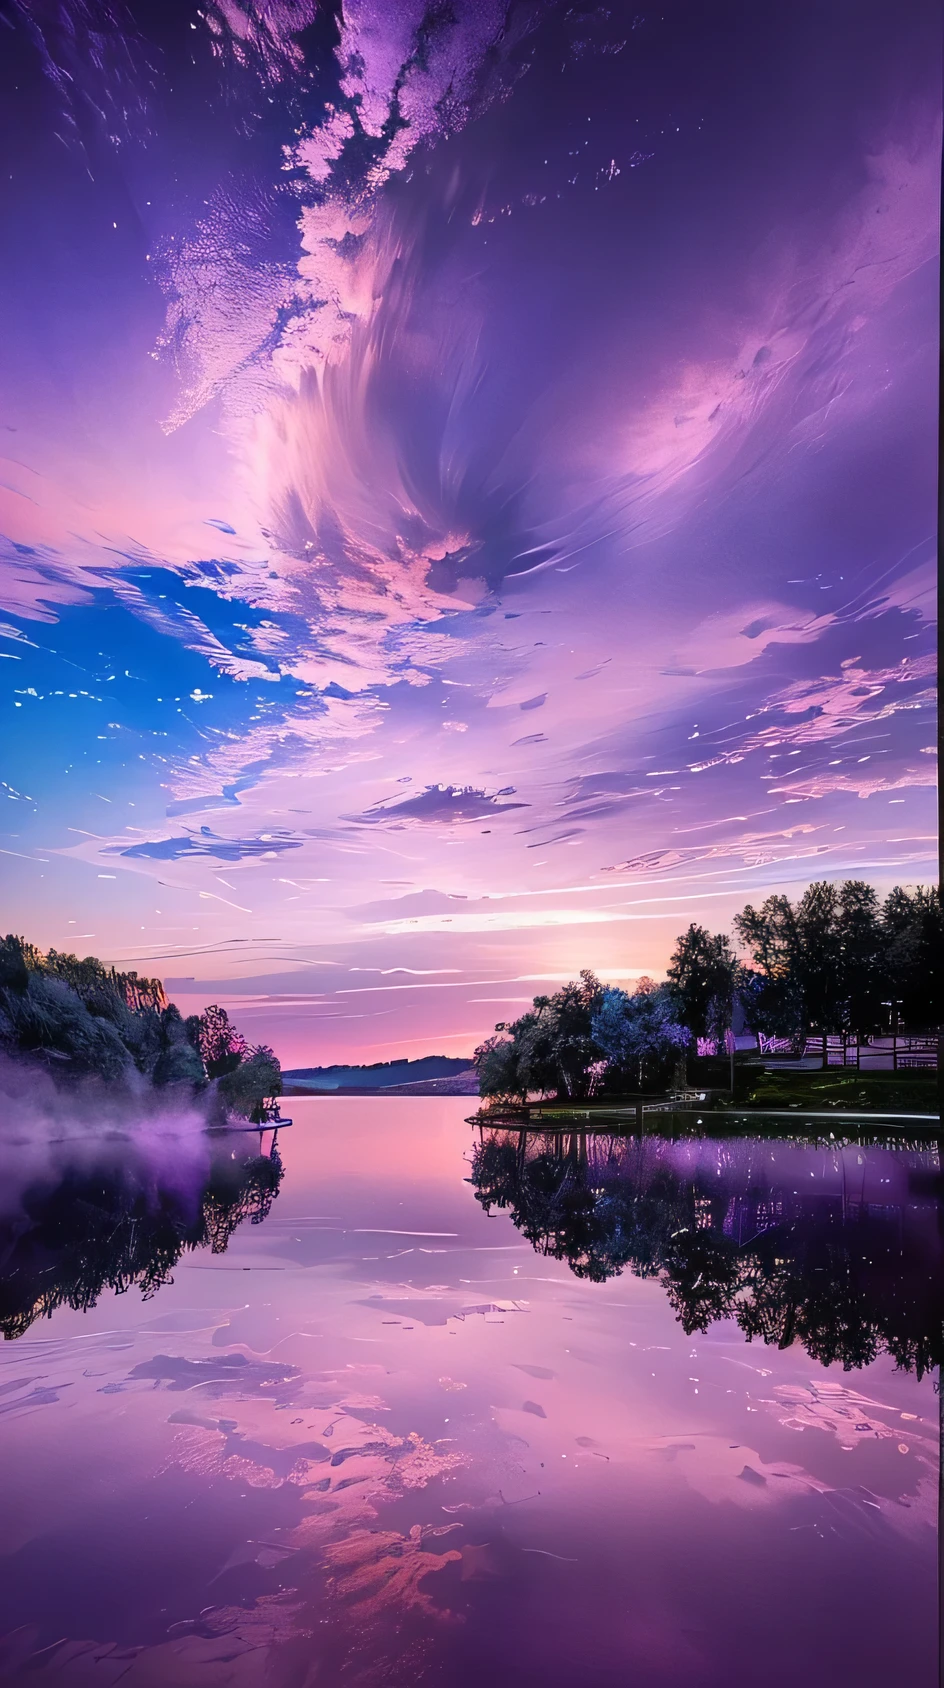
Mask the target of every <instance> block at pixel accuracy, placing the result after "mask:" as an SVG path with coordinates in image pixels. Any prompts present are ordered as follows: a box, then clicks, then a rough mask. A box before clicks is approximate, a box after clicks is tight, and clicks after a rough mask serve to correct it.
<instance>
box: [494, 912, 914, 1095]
mask: <svg viewBox="0 0 944 1688" xmlns="http://www.w3.org/2000/svg"><path fill="white" fill-rule="evenodd" d="M733 924H734V930H735V933H736V934H737V939H738V941H739V946H740V953H738V950H736V949H735V947H734V945H733V944H732V940H731V938H730V937H729V936H728V935H727V934H726V933H721V932H709V931H708V930H707V929H706V928H705V927H704V926H700V925H697V924H694V923H693V924H692V925H690V926H689V927H688V928H687V930H686V931H685V932H683V933H682V934H681V935H680V936H679V938H678V939H677V941H676V945H675V949H674V951H673V953H672V958H671V960H670V963H669V966H668V969H667V975H666V979H665V982H664V983H662V984H657V983H655V982H654V981H653V980H652V979H646V978H644V979H641V980H640V981H639V983H638V984H637V986H636V988H635V990H634V991H632V992H627V991H624V990H621V989H619V988H618V987H617V986H613V985H603V984H602V983H601V982H600V980H599V979H597V978H596V977H595V975H594V974H592V973H590V972H582V973H581V974H580V978H579V980H577V981H574V982H573V983H571V984H567V985H565V986H564V987H563V989H562V990H559V991H557V992H555V993H554V994H553V995H551V996H536V997H535V998H534V1001H533V1004H532V1007H531V1009H530V1010H529V1011H528V1012H527V1013H525V1014H523V1015H521V1016H520V1018H519V1019H517V1020H514V1021H512V1022H510V1023H500V1024H498V1025H497V1026H496V1027H495V1034H496V1035H495V1036H493V1037H490V1038H488V1039H486V1041H485V1042H484V1043H482V1044H481V1045H480V1046H479V1048H478V1049H476V1051H475V1054H474V1056H473V1064H474V1066H475V1069H476V1072H477V1073H478V1077H479V1088H480V1091H481V1094H482V1095H483V1096H490V1097H495V1098H503V1099H507V1100H515V1101H526V1100H527V1098H528V1097H529V1096H533V1095H543V1096H555V1097H559V1098H562V1099H563V1098H566V1099H569V1100H583V1099H585V1098H586V1097H588V1096H591V1095H601V1094H602V1095H605V1094H607V1093H611V1094H618V1093H625V1092H626V1091H631V1090H644V1089H647V1088H651V1089H655V1088H659V1087H662V1086H664V1085H665V1084H666V1083H667V1082H668V1081H669V1080H670V1079H671V1077H672V1076H673V1073H675V1072H678V1071H680V1069H681V1066H682V1065H683V1063H684V1059H685V1054H686V1051H687V1050H688V1049H690V1048H691V1047H692V1046H693V1045H694V1044H696V1041H697V1040H698V1039H700V1038H707V1039H712V1040H714V1041H715V1042H721V1041H722V1040H723V1039H724V1037H725V1035H726V1033H728V1032H729V1031H730V1030H731V1028H732V1026H733V1025H734V1023H735V1020H736V1018H739V1017H740V1018H742V1019H743V1023H744V1025H745V1026H746V1028H747V1029H748V1031H750V1032H753V1033H764V1034H766V1035H767V1036H774V1037H780V1038H786V1039H788V1040H789V1041H790V1043H791V1044H792V1046H793V1047H794V1049H795V1050H797V1051H798V1052H799V1051H800V1050H802V1048H803V1046H804V1044H805V1041H806V1039H807V1037H809V1036H821V1037H827V1036H831V1035H834V1034H848V1035H851V1036H853V1037H857V1038H860V1039H861V1038H867V1037H869V1036H872V1035H874V1034H876V1033H878V1032H882V1031H888V1030H890V1029H891V1027H892V1026H895V1027H899V1028H901V1027H911V1028H913V1029H915V1030H918V1029H921V1030H924V1029H930V1028H935V1027H937V1026H939V1024H940V1022H941V1020H942V1019H944V918H942V903H941V895H940V891H939V889H938V888H937V887H936V886H929V887H925V886H921V885H919V886H917V887H916V888H915V889H914V890H907V889H905V888H903V887H902V886H896V887H895V889H894V890H893V891H891V892H890V893H889V895H888V896H887V897H886V898H885V900H884V902H880V901H879V898H878V895H877V893H876V891H875V888H874V887H873V886H871V885H869V884H867V883H866V882H865V881H864V880H859V879H847V880H845V881H843V882H842V883H839V884H832V883H831V882H830V881H828V880H819V881H817V882H815V883H814V884H811V885H809V886H808V887H807V889H806V891H805V892H804V893H803V895H802V896H801V897H800V898H799V900H798V901H797V902H795V903H794V902H791V900H790V898H789V897H787V896H784V895H782V894H780V893H777V894H775V895H773V896H770V897H768V898H767V899H766V901H765V902H763V903H761V904H760V906H759V907H754V906H753V905H752V904H750V903H749V904H748V905H747V906H746V907H745V908H743V909H742V910H741V912H740V913H739V914H737V915H735V917H734V922H733Z"/></svg>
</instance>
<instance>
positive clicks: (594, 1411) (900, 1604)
mask: <svg viewBox="0 0 944 1688" xmlns="http://www.w3.org/2000/svg"><path fill="white" fill-rule="evenodd" d="M469 1109H470V1103H469V1101H468V1100H467V1099H461V1098H460V1099H455V1100H453V1099H451V1098H450V1099H439V1100H432V1099H426V1098H424V1099H422V1100H410V1099H406V1098H398V1099H396V1100H392V1101H384V1100H381V1099H363V1100H360V1099H356V1098H343V1099H336V1100H333V1101H324V1100H318V1101H308V1100H303V1101H295V1100H293V1102H292V1112H293V1116H294V1119H295V1121H296V1123H295V1126H294V1127H293V1129H292V1130H291V1131H289V1132H286V1133H283V1134H282V1137H281V1138H280V1142H279V1150H280V1152H281V1155H282V1160H283V1163H284V1170H283V1172H282V1176H281V1178H280V1176H279V1170H280V1169H279V1167H278V1165H277V1164H276V1163H274V1162H272V1161H267V1160H266V1161H258V1160H257V1161H256V1162H255V1163H253V1164H250V1165H249V1166H248V1167H246V1166H245V1165H244V1162H245V1161H246V1158H247V1156H249V1155H251V1154H253V1153H254V1151H255V1143H256V1140H255V1139H254V1138H252V1137H241V1138H227V1139H225V1140H223V1141H221V1142H218V1143H217V1144H216V1146H215V1147H212V1148H208V1147H207V1146H206V1145H200V1146H197V1147H194V1146H193V1145H191V1146H190V1147H184V1146H182V1145H181V1144H179V1143H172V1142H170V1141H167V1140H165V1141H163V1142H160V1141H152V1142H150V1143H149V1144H148V1145H147V1147H146V1148H134V1149H132V1148H130V1147H129V1146H128V1145H121V1144H116V1145H113V1146H112V1148H110V1149H109V1150H108V1151H103V1152H101V1153H96V1154H95V1155H90V1153H89V1151H88V1150H81V1149H79V1148H78V1147H76V1146H71V1147H68V1146H67V1147H61V1146H60V1147H58V1148H57V1149H55V1150H53V1151H51V1152H50V1154H49V1156H44V1157H39V1158H37V1157H35V1156H34V1155H32V1152H31V1154H30V1159H29V1161H27V1160H26V1159H25V1156H26V1153H27V1151H26V1150H25V1149H16V1148H13V1149H7V1150H5V1151H4V1155H3V1162H4V1164H3V1197H2V1212H0V1218H2V1236H0V1318H2V1322H3V1327H4V1330H5V1331H6V1333H7V1335H8V1337H9V1338H10V1339H9V1340H8V1341H7V1342H6V1343H5V1344H4V1346H3V1349H2V1351H0V1360H2V1372H0V1417H2V1437H0V1482H2V1494H3V1516H4V1530H3V1553H2V1571H0V1632H3V1633H4V1634H5V1635H6V1640H5V1643H4V1653H3V1659H4V1663H3V1667H2V1671H3V1680H4V1681H9V1682H17V1683H18V1682H24V1683H27V1682H28V1683H30V1684H33V1685H35V1688H46V1685H47V1684H53V1683H55V1684H57V1685H60V1688H72V1685H73V1684H75V1685H78V1684H81V1685H82V1688H93V1685H97V1684H99V1683H100V1684H103V1685H105V1684H111V1683H117V1682H121V1683H122V1684H123V1685H124V1688H159V1685H160V1688H164V1685H180V1688H191V1685H192V1688H204V1685H207V1688H210V1685H217V1684H232V1685H234V1688H256V1685H258V1688H313V1685H315V1684H318V1685H319V1688H328V1685H332V1684H335V1683H338V1684H343V1683H352V1684H370V1685H373V1684H381V1683H383V1684H392V1685H399V1684H402V1685H404V1688H406V1685H408V1684H413V1683H430V1684H440V1683H441V1684H456V1685H458V1688H466V1685H468V1688H471V1685H473V1684H476V1685H480V1684H482V1683H483V1682H484V1683H494V1684H495V1685H496V1688H504V1685H506V1684H508V1685H510V1684H515V1688H525V1685H529V1684H535V1685H537V1684H541V1688H556V1685H561V1688H564V1685H567V1688H573V1685H575V1684H580V1685H586V1688H596V1685H600V1688H603V1685H610V1684H613V1685H614V1688H615V1685H617V1684H619V1685H620V1688H623V1685H625V1684H631V1685H634V1688H683V1685H684V1688H715V1685H716V1684H717V1685H719V1688H720V1685H722V1684H723V1685H725V1688H738V1685H740V1684H747V1683H754V1682H758V1681H763V1682H764V1684H765V1685H767V1688H781V1685H783V1688H787V1685H788V1684H789V1685H790V1688H795V1685H796V1684H797V1683H798V1682H802V1683H804V1684H805V1685H807V1688H816V1685H818V1684H826V1683H828V1684H830V1688H846V1685H848V1688H852V1685H853V1684H855V1685H856V1688H889V1685H890V1684H892V1683H899V1682H901V1683H905V1682H907V1683H908V1684H909V1685H910V1688H931V1685H932V1684H933V1683H935V1682H936V1681H937V1641H936V1636H937V1582H936V1528H937V1450H938V1397H937V1395H936V1394H935V1391H934V1377H935V1375H936V1373H935V1372H934V1371H929V1370H928V1369H927V1368H928V1367H929V1366H931V1365H932V1364H933V1365H936V1364H937V1360H938V1358H939V1354H940V1329H941V1323H940V1321H941V1286H942V1273H941V1247H942V1242H941V1227H940V1222H939V1214H938V1206H937V1200H936V1190H937V1184H936V1178H937V1172H938V1161H937V1153H936V1149H932V1148H928V1149H916V1148H914V1147H912V1148H911V1149H906V1148H900V1149H897V1150H896V1149H894V1148H888V1147H884V1146H871V1147H863V1146H861V1145H859V1144H852V1145H851V1146H846V1147H844V1148H841V1149H840V1148H837V1147H836V1146H835V1145H833V1146H830V1145H829V1144H828V1143H827V1145H826V1146H815V1147H814V1146H799V1145H796V1144H788V1143H776V1142H766V1141H764V1142H761V1141H733V1140H729V1141H707V1140H697V1139H692V1138H682V1139H680V1140H679V1139H677V1140H674V1141H673V1140H663V1139H659V1138H652V1137H648V1136H647V1137H646V1138H645V1139H644V1140H642V1141H638V1140H632V1139H629V1140H622V1141H621V1140H617V1139H612V1140H610V1139H606V1138H590V1139H586V1138H583V1139H579V1138H563V1137H560V1136H558V1137H557V1138H552V1137H544V1138H537V1137H529V1138H528V1139H524V1138H520V1137H519V1136H518V1135H517V1133H512V1132H508V1131H504V1132H503V1131H493V1132H491V1133H487V1134H486V1135H485V1137H484V1138H483V1137H481V1136H480V1134H479V1133H478V1132H477V1131H476V1130H475V1129H474V1128H473V1127H471V1126H470V1125H468V1124H467V1123H466V1120H465V1115H466V1114H467V1113H468V1112H469ZM181 1250H183V1252H181ZM647 1274H648V1275H647ZM168 1276H170V1277H171V1278H172V1281H168V1282H162V1280H163V1279H164V1278H166V1277H168ZM142 1281H144V1283H145V1284H146V1286H147V1287H148V1288H149V1289H151V1290H153V1293H152V1294H150V1296H149V1298H147V1299H144V1298H143V1297H142V1294H141V1289H140V1284H141V1282H142ZM116 1283H117V1284H119V1285H128V1286H129V1287H127V1289H126V1293H122V1294H117V1295H116V1293H115V1290H114V1288H113V1287H110V1286H111V1285H114V1284H116ZM62 1298H66V1301H68V1299H70V1298H71V1300H73V1301H74V1302H75V1303H77V1305H78V1306H79V1307H82V1306H85V1308H86V1310H84V1311H80V1310H76V1308H74V1307H72V1306H69V1305H67V1304H64V1305H59V1306H56V1305H55V1304H56V1302H57V1301H58V1300H60V1299H62ZM38 1306H39V1307H41V1308H42V1309H45V1307H48V1306H52V1307H53V1308H54V1310H53V1312H52V1316H51V1317H49V1318H45V1317H35V1316H34V1314H35V1311H36V1308H37V1307H38ZM750 1334H753V1337H754V1339H753V1340H752V1341H749V1340H748V1336H749V1335H750ZM765 1337H767V1338H768V1339H769V1340H767V1341H765V1340H764V1338H765ZM780 1342H782V1343H785V1344H786V1346H784V1347H779V1346H778V1345H777V1344H778V1343H780ZM896 1358H897V1359H898V1360H900V1361H901V1362H902V1367H904V1368H910V1369H901V1368H898V1369H896ZM922 1372H923V1375H919V1374H920V1373H922Z"/></svg>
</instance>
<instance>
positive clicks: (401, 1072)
mask: <svg viewBox="0 0 944 1688" xmlns="http://www.w3.org/2000/svg"><path fill="white" fill-rule="evenodd" d="M470 1072H471V1060H470V1058H469V1057H468V1056H461V1055H460V1056H452V1055H424V1056H422V1057H421V1059H420V1060H418V1061H406V1060H403V1061H375V1062H374V1063H373V1065H372V1066H369V1067H341V1066H335V1067H293V1068H290V1069H289V1070H288V1071H287V1072H285V1073H283V1075H282V1078H283V1083H284V1085H285V1089H286V1093H287V1094H289V1095H293V1096H305V1095H308V1094H311V1093H312V1092H318V1093H324V1092H331V1093H333V1094H335V1095H337V1094H342V1095H350V1094H352V1093H357V1092H364V1093H369V1092H373V1093H375V1094H376V1093H378V1092H382V1091H387V1090H399V1091H400V1092H401V1094H402V1093H404V1092H403V1087H404V1086H409V1090H408V1091H407V1092H406V1094H410V1093H412V1094H418V1095H424V1094H426V1095H439V1096H443V1095H447V1096H448V1095H450V1094H456V1095H459V1096H468V1095H475V1094H477V1090H478V1081H477V1080H476V1079H475V1075H474V1074H472V1075H471V1076H472V1080H473V1081H474V1083H475V1089H474V1090H470V1089H469V1082H470V1080H469V1075H470ZM460 1080H461V1088H459V1089H457V1090H455V1091H452V1089H451V1088H450V1089H444V1088H443V1086H444V1085H447V1084H448V1085H449V1086H450V1087H451V1086H453V1085H455V1084H457V1083H459V1082H460ZM434 1085H435V1089H434V1088H433V1086H434ZM414 1086H420V1087H421V1088H419V1089H418V1090H414Z"/></svg>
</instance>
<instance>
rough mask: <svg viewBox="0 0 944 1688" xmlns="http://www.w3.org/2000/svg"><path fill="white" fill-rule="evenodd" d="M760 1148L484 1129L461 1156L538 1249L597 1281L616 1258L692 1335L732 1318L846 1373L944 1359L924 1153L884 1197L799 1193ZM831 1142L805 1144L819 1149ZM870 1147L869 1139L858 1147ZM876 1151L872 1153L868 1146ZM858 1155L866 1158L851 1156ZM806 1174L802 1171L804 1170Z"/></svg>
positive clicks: (751, 1332)
mask: <svg viewBox="0 0 944 1688" xmlns="http://www.w3.org/2000/svg"><path fill="white" fill-rule="evenodd" d="M761 1147H762V1146H760V1145H751V1144H746V1145H745V1144H743V1143H740V1144H728V1143H713V1144H710V1145H708V1144H704V1145H702V1150H703V1152H702V1153H701V1154H700V1155H698V1156H690V1157H688V1158H686V1157H685V1156H684V1155H683V1156H679V1155H677V1154H676V1155H673V1153H672V1152H671V1150H672V1145H670V1144H668V1143H666V1142H660V1141H659V1140H658V1139H655V1138H654V1137H651V1136H649V1137H646V1138H644V1139H639V1138H637V1139H633V1138H611V1139H610V1138H605V1137H591V1138H589V1139H588V1137H587V1135H586V1134H585V1133H580V1132H574V1133H572V1134H570V1135H558V1136H556V1137H553V1136H551V1135H550V1134H547V1135H543V1134H540V1133H534V1132H523V1131H521V1132H517V1131H509V1130H493V1131H491V1132H487V1133H485V1134H483V1137H482V1139H481V1141H480V1143H479V1144H478V1145H477V1147H476V1150H475V1152H474V1155H473V1161H472V1185H473V1188H474V1191H475V1195H476V1198H477V1200H478V1201H479V1202H481V1204H482V1206H483V1207H484V1208H485V1210H486V1212H490V1211H491V1210H492V1209H493V1208H501V1209H507V1210H508V1212H509V1213H510V1215H511V1218H512V1220H513V1222H514V1224H515V1225H516V1226H517V1228H518V1230H519V1231H521V1233H522V1235H523V1236H525V1237H526V1238H527V1239H528V1241H529V1242H530V1243H531V1244H532V1246H533V1247H534V1248H535V1249H536V1250H537V1251H538V1252H539V1253H541V1254H545V1255H549V1256H551V1257H552V1258H554V1259H557V1260H566V1261H567V1262H568V1264H569V1265H570V1267H571V1269H572V1270H573V1271H574V1272H575V1273H576V1274H577V1276H578V1277H583V1278H590V1279H592V1280H594V1281H596V1282H602V1281H603V1280H605V1279H607V1278H610V1277H613V1276H615V1275H617V1274H619V1273H620V1272H623V1271H625V1270H626V1269H628V1270H629V1271H631V1272H633V1273H634V1274H635V1275H636V1276H638V1277H650V1278H651V1277H655V1278H658V1279H659V1280H660V1281H661V1283H662V1284H663V1286H664V1288H665V1290H666V1294H667V1296H668V1299H669V1302H670V1304H671V1305H672V1307H673V1308H674V1310H675V1313H676V1315H677V1317H678V1320H679V1322H680V1324H681V1325H682V1327H683V1329H684V1330H685V1331H686V1332H688V1333H689V1334H691V1333H693V1332H695V1331H706V1330H707V1329H708V1327H709V1326H710V1325H711V1324H713V1323H714V1322H715V1321H716V1320H719V1319H733V1320H735V1321H736V1323H737V1324H738V1325H739V1326H740V1328H741V1330H742V1331H743V1332H744V1335H745V1336H746V1337H747V1338H748V1339H752V1338H754V1337H759V1338H760V1339H761V1340H762V1341H763V1342H766V1343H770V1344H774V1345H776V1346H778V1347H780V1348H787V1347H789V1346H790V1345H791V1344H792V1343H794V1342H799V1343H802V1345H803V1347H804V1348H805V1349H806V1352H807V1353H808V1354H809V1355H810V1357H811V1358H812V1359H815V1360H817V1361H819V1362H821V1363H822V1364H823V1365H828V1364H831V1363H833V1362H839V1363H841V1364H842V1365H843V1366H844V1367H845V1368H846V1369H847V1370H848V1369H851V1368H853V1367H859V1366H863V1365H867V1364H868V1363H869V1362H870V1361H872V1360H874V1359H876V1358H877V1356H878V1355H879V1354H882V1353H886V1354H889V1355H890V1356H891V1357H892V1358H893V1359H894V1360H895V1361H896V1363H897V1364H898V1365H899V1366H901V1367H903V1368H904V1369H906V1370H908V1371H914V1372H917V1374H918V1376H919V1377H920V1376H922V1375H923V1374H924V1373H925V1372H927V1371H929V1370H930V1369H931V1368H932V1367H935V1366H939V1365H940V1364H941V1361H942V1359H944V1274H942V1270H941V1267H942V1253H944V1249H942V1238H941V1232H940V1229H939V1226H938V1204H937V1200H936V1197H935V1195H934V1193H933V1189H930V1190H929V1193H927V1194H924V1195H922V1193H921V1189H922V1178H923V1179H924V1185H925V1187H927V1181H928V1174H929V1171H931V1168H930V1166H925V1167H924V1169H922V1166H921V1164H920V1163H921V1161H922V1159H924V1160H925V1161H927V1160H928V1157H926V1156H925V1157H922V1156H918V1155H915V1156H912V1157H911V1162H912V1165H911V1168H910V1171H911V1187H910V1188H909V1183H908V1173H907V1172H906V1170H905V1169H904V1168H902V1170H901V1174H900V1179H899V1181H898V1182H899V1183H900V1186H901V1187H900V1189H899V1192H898V1195H897V1198H895V1199H893V1196H892V1192H891V1191H889V1194H888V1199H887V1200H885V1199H882V1200H880V1201H877V1202H876V1201H867V1200H864V1199H861V1192H858V1193H856V1194H855V1195H850V1194H849V1192H848V1191H847V1190H846V1189H845V1187H844V1179H843V1163H842V1160H841V1156H840V1154H839V1151H838V1150H834V1151H831V1153H832V1154H833V1156H834V1157H837V1158H834V1161H833V1163H832V1164H833V1169H834V1172H835V1178H834V1181H833V1185H832V1186H831V1187H827V1184H826V1183H824V1182H823V1181H822V1180H821V1183H820V1186H819V1189H818V1190H816V1191H814V1190H809V1191H807V1190H805V1189H804V1188H803V1184H804V1182H805V1181H806V1180H807V1179H809V1169H808V1168H807V1169H805V1171H804V1174H803V1176H801V1177H798V1176H797V1174H796V1171H795V1170H794V1171H792V1172H790V1173H789V1175H787V1174H784V1173H783V1172H782V1171H781V1172H778V1170H777V1167H776V1161H775V1160H774V1167H773V1170H772V1171H771V1170H770V1161H771V1157H770V1155H769V1145H764V1146H763V1149H764V1150H766V1151H767V1165H768V1170H767V1171H766V1172H765V1170H764V1161H763V1156H762V1153H761ZM824 1152H825V1153H829V1152H830V1151H822V1150H820V1151H810V1154H811V1155H813V1154H815V1155H817V1156H818V1157H820V1158H819V1159H817V1163H816V1164H817V1165H819V1164H820V1159H821V1157H822V1155H823V1153H824ZM866 1152H869V1151H866ZM873 1152H874V1151H873ZM859 1164H860V1165H861V1164H864V1163H863V1162H862V1160H861V1157H860V1159H859ZM811 1182H812V1181H811Z"/></svg>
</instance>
